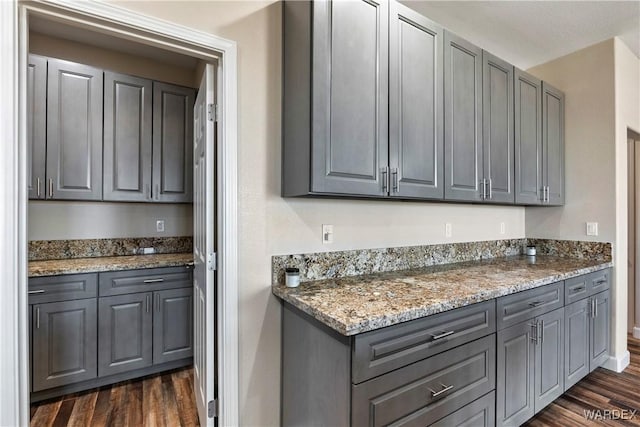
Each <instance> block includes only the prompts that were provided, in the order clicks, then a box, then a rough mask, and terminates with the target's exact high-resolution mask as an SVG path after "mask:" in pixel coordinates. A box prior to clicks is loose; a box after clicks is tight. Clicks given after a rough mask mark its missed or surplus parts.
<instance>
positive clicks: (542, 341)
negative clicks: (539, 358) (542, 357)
mask: <svg viewBox="0 0 640 427" xmlns="http://www.w3.org/2000/svg"><path fill="white" fill-rule="evenodd" d="M537 323H538V326H537V327H538V328H539V330H540V333H539V337H540V344H542V343H544V320H540V321H539V322H537Z"/></svg>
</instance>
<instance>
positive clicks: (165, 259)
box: [29, 252, 193, 277]
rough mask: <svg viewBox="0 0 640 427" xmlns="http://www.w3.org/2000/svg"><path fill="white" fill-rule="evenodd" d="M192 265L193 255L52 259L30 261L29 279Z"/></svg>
mask: <svg viewBox="0 0 640 427" xmlns="http://www.w3.org/2000/svg"><path fill="white" fill-rule="evenodd" d="M191 263H193V254H192V253H191V252H188V253H178V254H155V255H131V256H110V257H96V258H71V259H54V260H46V261H30V262H29V277H40V276H56V275H60V274H74V273H96V272H101V271H118V270H134V269H137V268H156V267H179V266H183V265H187V264H191Z"/></svg>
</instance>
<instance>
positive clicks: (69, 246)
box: [29, 236, 193, 261]
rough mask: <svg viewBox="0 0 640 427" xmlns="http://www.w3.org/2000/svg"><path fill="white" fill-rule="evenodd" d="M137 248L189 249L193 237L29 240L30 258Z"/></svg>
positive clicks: (89, 255)
mask: <svg viewBox="0 0 640 427" xmlns="http://www.w3.org/2000/svg"><path fill="white" fill-rule="evenodd" d="M140 248H154V249H155V253H156V254H173V253H183V252H192V251H193V238H192V237H191V236H181V237H124V238H114V239H81V240H32V241H30V242H29V261H40V260H50V259H71V258H95V257H111V256H124V255H134V254H136V252H137V251H138V250H139V249H140Z"/></svg>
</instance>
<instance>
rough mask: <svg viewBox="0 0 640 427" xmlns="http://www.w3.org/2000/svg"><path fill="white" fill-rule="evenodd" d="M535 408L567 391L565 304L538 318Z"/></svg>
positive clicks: (538, 408) (541, 406)
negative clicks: (565, 371) (565, 372)
mask: <svg viewBox="0 0 640 427" xmlns="http://www.w3.org/2000/svg"><path fill="white" fill-rule="evenodd" d="M536 322H537V324H538V327H539V330H540V334H539V336H538V337H537V338H536V340H537V342H536V356H535V381H534V390H535V403H534V408H535V411H536V412H538V411H540V410H541V409H542V408H544V407H545V406H547V405H548V404H549V403H551V402H553V401H554V400H555V399H556V398H558V397H560V395H561V394H562V393H564V363H565V361H564V307H563V308H559V309H557V310H554V311H552V312H549V313H546V314H543V315H542V316H540V317H538V318H537V319H536Z"/></svg>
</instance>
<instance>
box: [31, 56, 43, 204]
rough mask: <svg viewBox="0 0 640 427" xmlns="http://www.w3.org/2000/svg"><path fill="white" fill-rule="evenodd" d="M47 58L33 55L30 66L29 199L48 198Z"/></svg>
mask: <svg viewBox="0 0 640 427" xmlns="http://www.w3.org/2000/svg"><path fill="white" fill-rule="evenodd" d="M46 99H47V58H44V57H42V56H38V55H29V64H28V66H27V159H28V162H27V180H28V191H29V199H44V198H45V194H46V193H45V187H46V185H45V168H46V163H47V136H46V135H47V103H46V101H44V100H46Z"/></svg>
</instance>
